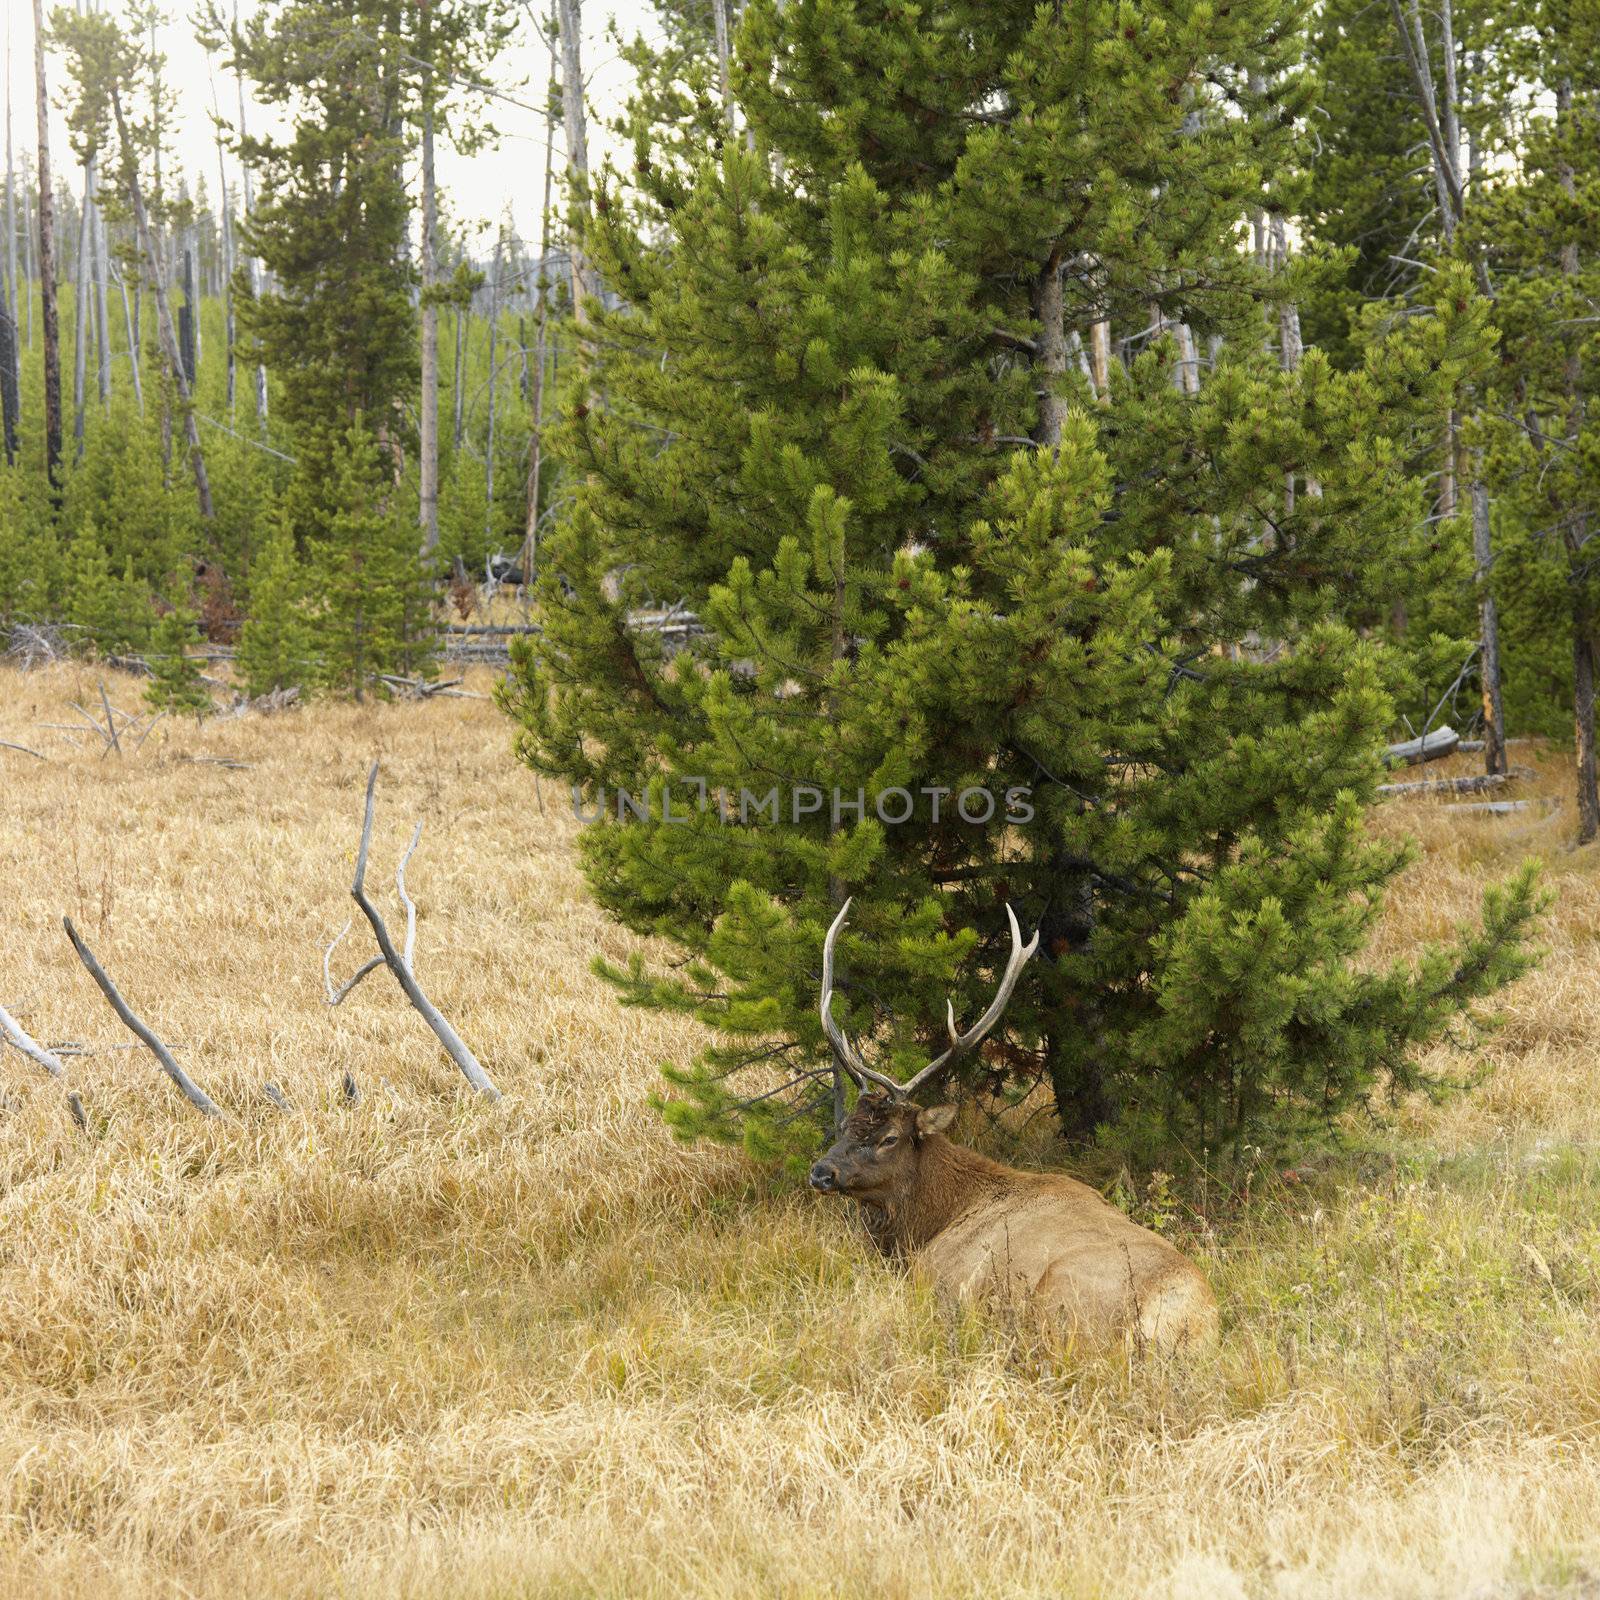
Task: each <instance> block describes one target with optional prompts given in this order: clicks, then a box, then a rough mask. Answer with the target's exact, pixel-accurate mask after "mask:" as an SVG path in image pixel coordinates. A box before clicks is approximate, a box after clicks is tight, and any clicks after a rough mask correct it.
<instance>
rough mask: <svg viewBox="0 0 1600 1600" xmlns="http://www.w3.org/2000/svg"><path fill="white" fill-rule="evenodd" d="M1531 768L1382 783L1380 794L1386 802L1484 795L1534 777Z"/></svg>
mask: <svg viewBox="0 0 1600 1600" xmlns="http://www.w3.org/2000/svg"><path fill="white" fill-rule="evenodd" d="M1533 775H1534V774H1533V769H1532V768H1531V767H1513V768H1512V769H1511V771H1510V772H1482V773H1478V774H1477V775H1476V776H1472V777H1466V778H1434V779H1431V780H1428V781H1419V782H1416V783H1380V784H1379V785H1378V794H1379V795H1380V796H1381V797H1382V798H1383V799H1386V800H1392V799H1398V798H1400V797H1402V796H1403V797H1405V798H1408V799H1409V798H1415V797H1418V796H1422V795H1430V794H1483V793H1485V792H1486V791H1488V790H1490V789H1500V788H1503V787H1504V786H1505V785H1506V784H1508V783H1514V782H1517V781H1518V780H1520V779H1523V778H1531V777H1533Z"/></svg>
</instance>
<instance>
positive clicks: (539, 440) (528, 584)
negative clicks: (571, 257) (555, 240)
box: [520, 50, 556, 597]
mask: <svg viewBox="0 0 1600 1600" xmlns="http://www.w3.org/2000/svg"><path fill="white" fill-rule="evenodd" d="M555 70H556V58H555V52H554V51H553V50H552V51H551V53H550V76H551V77H552V78H554V76H555ZM549 99H550V95H549V93H548V90H547V91H546V94H545V101H546V103H548V102H549ZM544 126H545V136H544V204H543V206H542V207H541V209H540V212H539V332H538V336H537V338H536V340H535V365H534V377H533V437H532V438H531V439H530V440H529V441H528V454H529V461H528V519H527V531H526V532H525V533H524V534H523V536H522V560H521V563H520V565H521V567H522V584H523V589H522V592H523V595H524V597H526V596H527V595H528V594H529V593H530V592H531V591H532V587H533V576H534V570H535V568H536V566H537V564H538V560H539V478H540V475H541V473H542V472H543V469H544V380H545V372H544V369H545V339H546V336H547V334H548V332H549V328H550V288H551V285H550V279H549V277H548V276H547V275H546V271H545V267H546V263H547V262H548V261H549V259H550V182H551V176H552V171H551V169H552V166H553V164H554V161H555V143H556V125H555V120H554V118H548V117H547V118H546V119H545V125H544Z"/></svg>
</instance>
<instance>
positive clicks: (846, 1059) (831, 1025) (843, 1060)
mask: <svg viewBox="0 0 1600 1600" xmlns="http://www.w3.org/2000/svg"><path fill="white" fill-rule="evenodd" d="M852 898H854V897H853V896H852ZM849 915H850V901H849V900H846V901H845V903H844V904H843V905H842V906H840V907H839V915H838V916H836V917H835V918H834V919H833V925H832V926H831V927H830V928H829V929H828V937H827V938H826V939H824V940H823V941H822V1004H821V1007H820V1009H821V1012H822V1031H823V1032H824V1033H825V1034H827V1036H828V1043H829V1044H830V1045H831V1046H832V1047H833V1059H834V1063H835V1064H836V1065H837V1066H839V1067H841V1068H843V1069H844V1071H845V1072H847V1073H848V1074H849V1075H850V1077H851V1078H852V1079H853V1080H854V1082H855V1086H856V1087H857V1088H858V1089H865V1088H866V1087H867V1084H868V1083H869V1082H870V1083H875V1084H877V1086H878V1087H879V1088H880V1089H882V1090H883V1091H884V1092H885V1093H886V1094H891V1095H898V1094H899V1093H900V1092H901V1091H900V1085H899V1084H898V1083H896V1082H895V1080H894V1079H893V1078H886V1077H884V1076H883V1074H882V1073H881V1072H874V1071H873V1070H872V1068H871V1067H869V1066H868V1065H867V1064H866V1062H864V1061H863V1060H862V1059H861V1057H860V1055H859V1054H858V1053H857V1051H856V1048H855V1046H854V1045H852V1044H851V1043H850V1041H849V1040H848V1039H847V1038H845V1036H844V1030H843V1029H842V1028H841V1027H840V1026H839V1024H838V1023H837V1022H835V1021H834V1020H833V941H834V940H835V939H837V938H838V937H839V930H840V928H842V927H843V926H844V919H845V918H846V917H848V916H849Z"/></svg>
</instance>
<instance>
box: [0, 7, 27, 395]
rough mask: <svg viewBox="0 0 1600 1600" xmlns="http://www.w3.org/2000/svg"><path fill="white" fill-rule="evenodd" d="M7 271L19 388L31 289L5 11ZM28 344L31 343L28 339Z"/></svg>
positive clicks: (8, 15)
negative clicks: (24, 270) (14, 154)
mask: <svg viewBox="0 0 1600 1600" xmlns="http://www.w3.org/2000/svg"><path fill="white" fill-rule="evenodd" d="M6 271H7V284H8V289H7V294H8V297H9V298H8V301H7V306H6V309H7V310H8V311H9V312H10V313H11V329H12V336H13V344H14V345H15V346H16V348H14V349H13V351H12V355H13V370H12V374H11V378H12V382H13V383H15V384H18V385H20V384H21V382H22V350H21V343H20V341H21V330H22V324H21V322H20V321H19V320H18V315H17V306H18V304H19V302H20V299H21V297H22V296H23V295H26V296H27V300H28V323H29V329H30V335H31V330H32V324H33V292H32V289H31V287H30V288H23V287H22V286H21V285H20V284H19V283H18V281H17V171H16V166H15V165H14V163H13V162H12V159H11V13H10V11H9V10H8V11H7V12H6ZM29 342H30V343H31V342H32V339H31V337H30V340H29Z"/></svg>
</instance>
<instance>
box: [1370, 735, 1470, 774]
mask: <svg viewBox="0 0 1600 1600" xmlns="http://www.w3.org/2000/svg"><path fill="white" fill-rule="evenodd" d="M1460 743H1461V735H1460V734H1459V733H1457V732H1456V730H1455V729H1454V728H1451V727H1448V726H1447V727H1442V728H1435V729H1433V730H1432V732H1430V733H1425V734H1422V735H1421V736H1420V737H1419V738H1416V739H1402V740H1401V741H1400V743H1398V744H1392V745H1390V746H1389V747H1388V749H1386V750H1385V751H1384V753H1383V759H1384V760H1385V761H1386V762H1387V763H1388V764H1389V765H1390V766H1395V765H1397V764H1400V763H1404V764H1405V765H1406V766H1416V765H1417V764H1418V763H1419V762H1422V761H1437V760H1438V759H1439V758H1440V757H1441V756H1449V755H1454V754H1455V752H1456V749H1457V747H1458V746H1459V745H1460Z"/></svg>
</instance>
